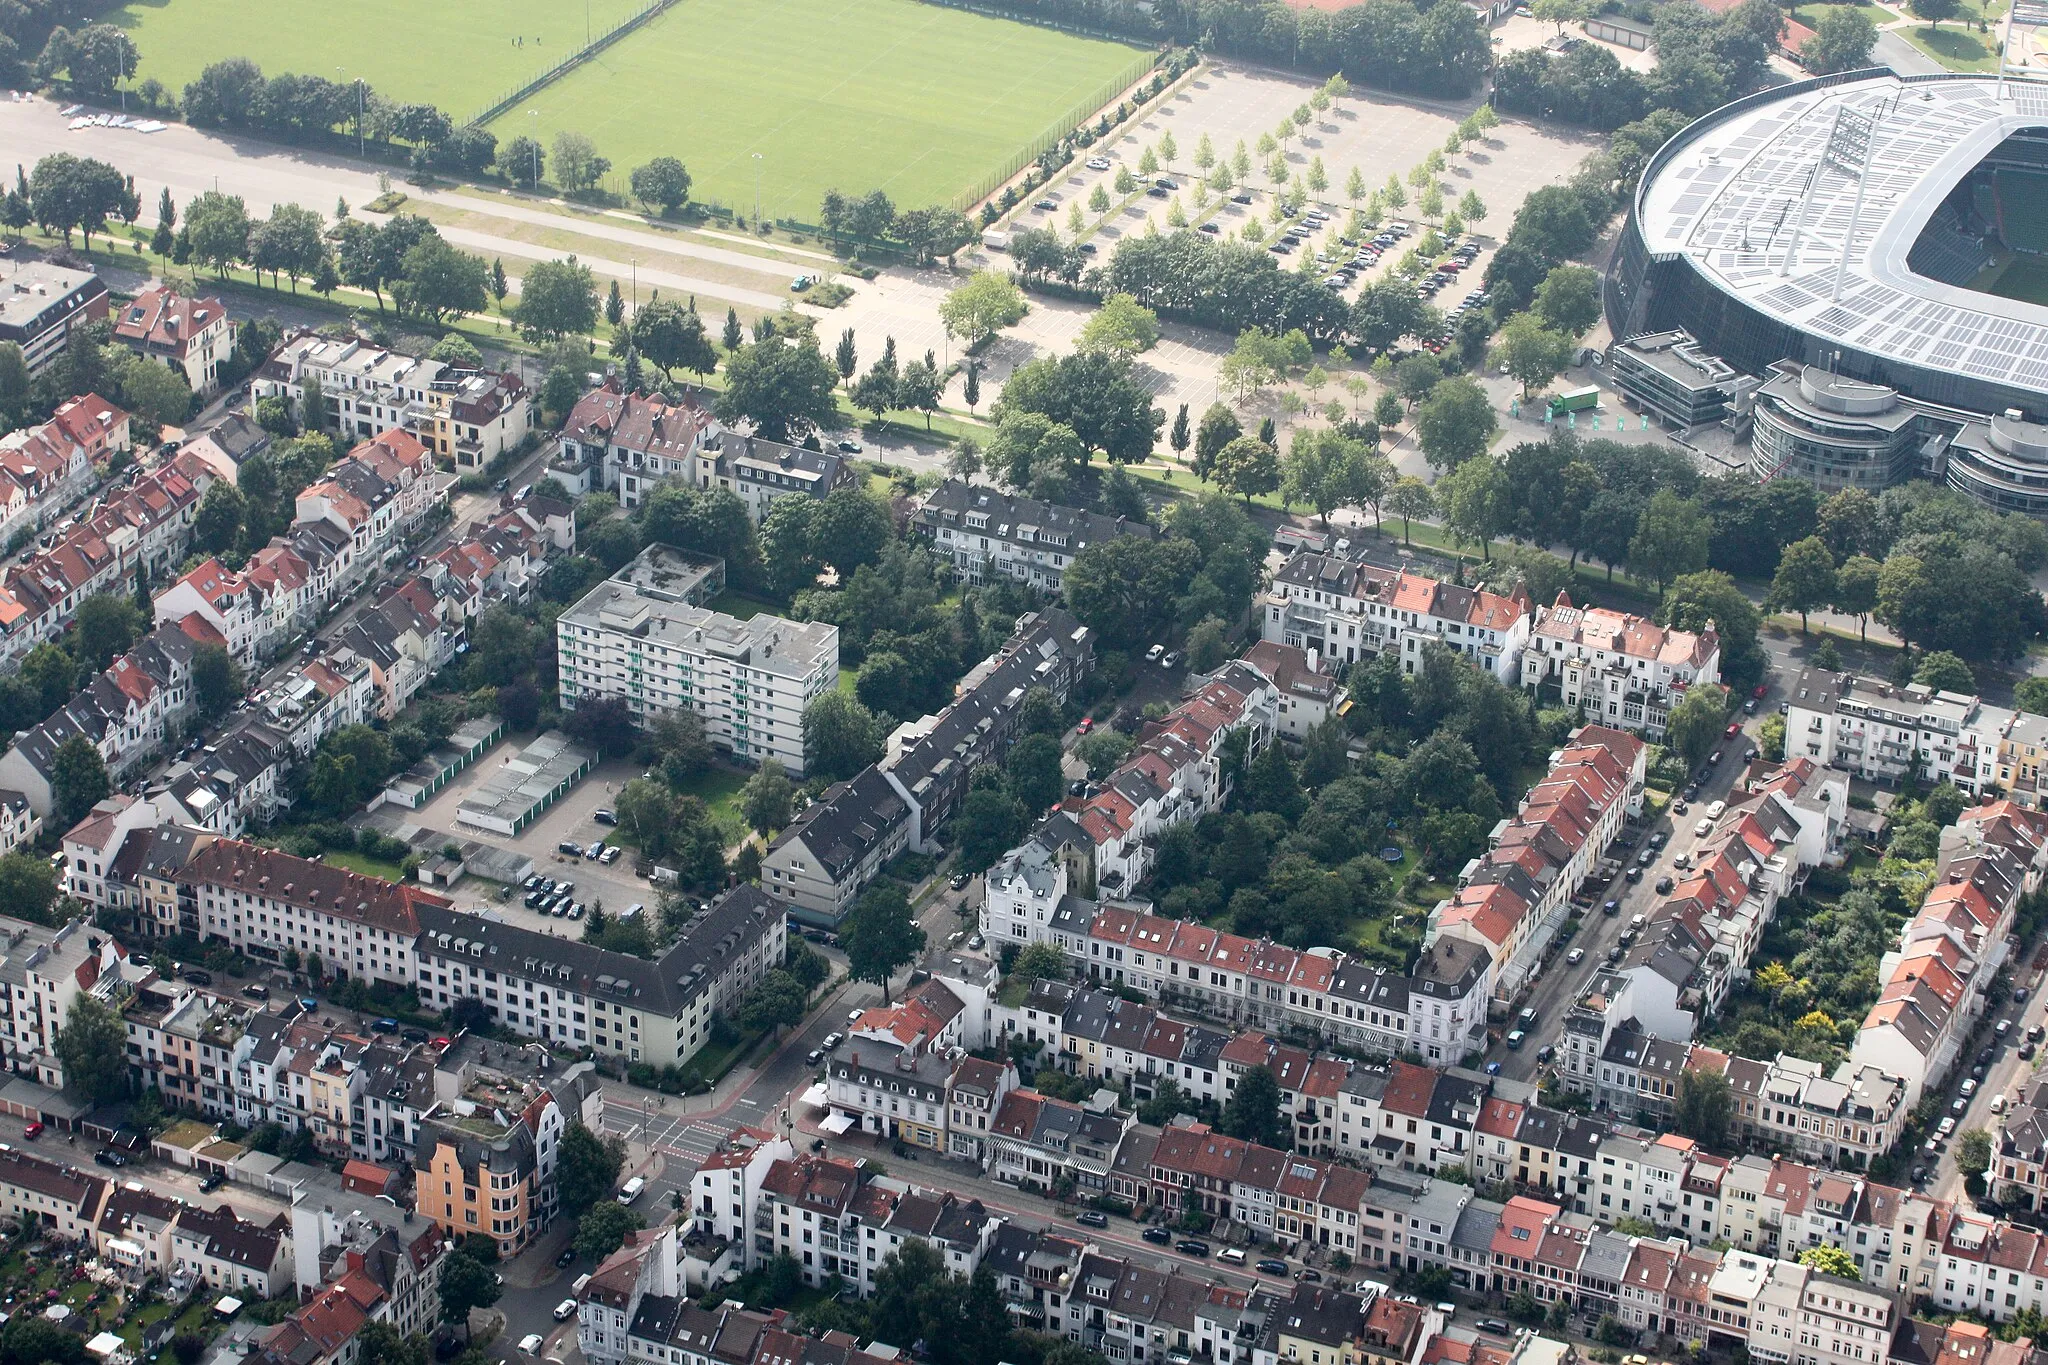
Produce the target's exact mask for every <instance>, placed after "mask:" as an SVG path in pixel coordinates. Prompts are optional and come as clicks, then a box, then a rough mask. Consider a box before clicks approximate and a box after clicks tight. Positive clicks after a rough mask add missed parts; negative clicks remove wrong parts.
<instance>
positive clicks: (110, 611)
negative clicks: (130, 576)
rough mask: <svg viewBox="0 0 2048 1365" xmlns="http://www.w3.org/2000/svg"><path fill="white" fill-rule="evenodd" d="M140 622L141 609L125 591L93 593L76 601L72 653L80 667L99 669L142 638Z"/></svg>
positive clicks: (97, 671) (141, 624)
mask: <svg viewBox="0 0 2048 1365" xmlns="http://www.w3.org/2000/svg"><path fill="white" fill-rule="evenodd" d="M143 624H144V623H143V618H142V612H141V610H140V609H139V608H138V607H137V606H136V605H135V602H134V599H132V598H130V597H129V596H128V595H127V594H125V593H113V592H103V593H96V594H95V595H93V596H91V597H88V598H86V599H85V600H84V601H83V602H81V603H79V604H78V617H77V626H76V632H75V634H74V636H73V638H72V647H71V652H72V653H73V654H74V655H75V656H76V657H77V659H78V662H79V665H80V666H81V667H83V668H85V669H87V670H88V671H90V672H93V673H99V672H102V671H104V670H105V668H106V667H107V665H108V664H110V663H112V662H113V661H114V657H115V656H116V655H118V654H124V653H126V652H127V650H128V647H129V646H130V645H133V644H134V643H135V642H136V640H138V639H140V638H141V636H142V627H143Z"/></svg>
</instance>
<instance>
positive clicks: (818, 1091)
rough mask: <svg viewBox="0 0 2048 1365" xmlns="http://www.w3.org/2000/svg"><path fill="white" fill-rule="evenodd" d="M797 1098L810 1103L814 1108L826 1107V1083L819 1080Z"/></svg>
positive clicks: (804, 1102)
mask: <svg viewBox="0 0 2048 1365" xmlns="http://www.w3.org/2000/svg"><path fill="white" fill-rule="evenodd" d="M797 1099H798V1101H799V1102H800V1103H802V1104H808V1105H809V1106H810V1107H811V1108H813V1109H823V1108H824V1107H825V1083H824V1082H823V1081H819V1082H818V1083H817V1084H816V1085H813V1086H812V1087H811V1088H810V1089H809V1090H806V1091H804V1093H803V1094H801V1095H799V1096H797Z"/></svg>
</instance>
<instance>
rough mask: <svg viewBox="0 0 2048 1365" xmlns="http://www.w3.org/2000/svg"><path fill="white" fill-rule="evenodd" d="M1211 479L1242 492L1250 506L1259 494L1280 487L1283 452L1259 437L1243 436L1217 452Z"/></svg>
mask: <svg viewBox="0 0 2048 1365" xmlns="http://www.w3.org/2000/svg"><path fill="white" fill-rule="evenodd" d="M1209 478H1210V479H1212V480H1213V481H1214V482H1215V484H1216V486H1217V487H1218V488H1222V489H1226V490H1228V491H1229V492H1232V493H1236V494H1238V495H1239V496H1240V497H1242V498H1243V499H1244V503H1245V506H1247V507H1249V506H1251V503H1252V499H1253V498H1254V497H1256V496H1257V495H1258V494H1261V493H1271V492H1272V491H1273V490H1274V489H1276V488H1278V487H1279V486H1280V456H1279V452H1277V451H1275V450H1274V449H1273V447H1271V446H1269V445H1267V444H1266V443H1265V442H1264V441H1262V440H1260V439H1259V438H1258V437H1256V436H1240V437H1238V438H1237V439H1236V440H1234V441H1232V442H1231V443H1230V444H1229V445H1227V446H1225V447H1223V449H1221V450H1219V451H1217V452H1216V458H1215V459H1214V460H1213V461H1211V463H1210V468H1209Z"/></svg>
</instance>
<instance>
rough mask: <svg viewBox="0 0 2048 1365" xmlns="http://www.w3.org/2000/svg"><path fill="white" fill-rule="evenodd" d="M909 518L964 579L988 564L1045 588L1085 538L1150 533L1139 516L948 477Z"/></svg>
mask: <svg viewBox="0 0 2048 1365" xmlns="http://www.w3.org/2000/svg"><path fill="white" fill-rule="evenodd" d="M910 526H911V529H912V530H913V531H915V532H916V533H917V534H918V535H920V536H923V537H924V538H925V539H926V540H928V541H930V542H931V544H932V546H933V548H934V549H935V550H937V552H938V553H939V555H940V556H941V557H942V558H945V559H948V560H950V561H951V562H952V564H953V566H954V567H955V568H956V569H958V570H959V572H960V576H961V577H962V578H964V579H966V580H967V582H969V583H980V582H982V581H983V579H984V576H985V575H986V574H988V573H989V572H991V571H993V572H996V573H1002V574H1007V575H1008V576H1009V577H1011V578H1014V579H1016V580H1018V581H1019V582H1021V583H1026V584H1029V585H1030V586H1031V587H1034V588H1039V589H1042V590H1044V591H1046V592H1049V593H1053V592H1058V591H1059V590H1060V584H1061V583H1062V582H1063V581H1065V578H1066V572H1067V566H1068V565H1069V564H1071V563H1073V562H1074V557H1075V556H1076V555H1078V554H1080V553H1081V551H1083V550H1085V549H1087V548H1088V547H1089V546H1090V545H1094V544H1098V543H1100V542H1102V541H1105V540H1111V539H1114V538H1116V537H1118V536H1139V537H1142V538H1144V539H1147V540H1149V539H1151V538H1152V537H1153V536H1154V535H1156V534H1158V533H1157V532H1155V531H1154V530H1153V529H1152V528H1151V527H1150V526H1147V525H1145V524H1144V523H1143V522H1137V521H1131V520H1129V519H1127V518H1125V517H1111V516H1106V515H1104V514H1102V513H1100V512H1084V511H1080V510H1078V509H1076V508H1072V507H1062V506H1060V505H1059V504H1058V503H1050V502H1040V501H1039V500H1038V499H1036V498H1027V497H1020V496H1016V495H1013V494H1008V493H1004V492H1002V491H1001V490H999V489H996V488H992V487H990V486H989V485H987V484H971V483H967V482H965V481H964V480H961V479H948V480H946V481H945V482H944V483H942V484H940V485H939V486H938V487H937V488H934V489H933V490H932V491H931V492H930V493H927V494H926V495H925V498H924V501H923V502H922V503H920V504H919V505H918V508H917V510H916V511H915V512H913V513H912V514H911V518H910Z"/></svg>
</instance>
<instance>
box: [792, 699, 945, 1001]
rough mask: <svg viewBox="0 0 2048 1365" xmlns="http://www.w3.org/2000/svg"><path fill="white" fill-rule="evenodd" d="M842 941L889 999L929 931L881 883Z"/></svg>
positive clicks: (842, 932)
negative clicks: (899, 970) (899, 974)
mask: <svg viewBox="0 0 2048 1365" xmlns="http://www.w3.org/2000/svg"><path fill="white" fill-rule="evenodd" d="M813 704H814V705H815V703H813ZM839 942H840V945H841V946H842V947H844V948H845V950H846V965H847V970H848V971H849V972H851V973H852V975H853V976H854V977H855V978H856V979H858V980H861V981H872V982H874V983H875V984H876V985H877V986H880V987H881V988H882V998H883V999H884V1000H887V999H889V978H890V977H892V976H894V975H895V973H896V969H897V968H898V967H902V966H905V965H907V964H908V963H910V962H911V961H913V960H914V959H915V958H916V956H917V955H918V954H919V953H921V952H923V951H924V946H925V933H924V930H923V929H921V928H919V927H918V924H917V919H916V916H914V915H913V914H912V913H911V909H910V902H909V900H907V899H906V898H905V897H904V895H903V892H902V891H901V890H900V889H898V888H897V887H896V886H894V885H892V884H880V885H876V886H871V887H869V888H868V889H867V891H866V892H865V893H863V894H862V896H861V898H860V899H859V900H857V901H855V902H854V903H853V909H852V910H850V911H848V912H847V915H846V919H845V920H844V922H842V923H841V924H840V926H839Z"/></svg>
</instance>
